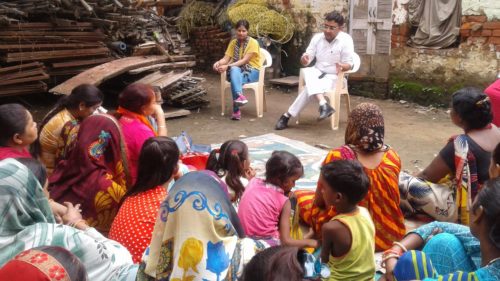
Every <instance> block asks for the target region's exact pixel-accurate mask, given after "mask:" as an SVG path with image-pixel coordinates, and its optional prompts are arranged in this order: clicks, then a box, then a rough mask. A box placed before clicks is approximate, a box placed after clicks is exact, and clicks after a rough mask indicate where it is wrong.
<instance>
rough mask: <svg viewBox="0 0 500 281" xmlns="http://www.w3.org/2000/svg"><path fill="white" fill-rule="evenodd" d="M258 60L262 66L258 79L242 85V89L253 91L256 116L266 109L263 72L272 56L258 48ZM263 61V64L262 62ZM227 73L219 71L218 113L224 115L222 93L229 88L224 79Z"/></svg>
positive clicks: (224, 102)
mask: <svg viewBox="0 0 500 281" xmlns="http://www.w3.org/2000/svg"><path fill="white" fill-rule="evenodd" d="M260 60H261V64H262V67H261V69H260V71H259V81H257V82H253V83H248V84H245V85H243V89H253V90H254V92H255V107H256V108H257V116H258V117H262V116H263V111H267V106H266V96H265V95H264V74H265V72H266V68H268V67H270V66H271V65H272V64H273V58H272V57H271V54H269V52H268V51H267V50H265V49H262V48H261V49H260ZM264 62H265V64H264ZM226 77H227V74H226V71H224V72H223V73H221V75H220V100H221V102H220V105H221V112H220V114H221V115H222V116H224V111H225V107H226V99H225V98H224V93H225V91H226V89H227V88H231V84H230V83H229V82H228V81H227V79H226Z"/></svg>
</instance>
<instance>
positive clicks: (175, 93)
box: [162, 75, 210, 110]
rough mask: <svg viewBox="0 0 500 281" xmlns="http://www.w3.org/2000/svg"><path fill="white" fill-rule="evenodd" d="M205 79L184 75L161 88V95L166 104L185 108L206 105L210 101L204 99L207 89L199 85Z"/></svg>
mask: <svg viewBox="0 0 500 281" xmlns="http://www.w3.org/2000/svg"><path fill="white" fill-rule="evenodd" d="M204 80H205V79H203V78H199V77H192V76H187V75H186V76H184V77H182V78H180V79H178V80H177V81H176V82H175V83H173V84H171V85H170V86H169V87H166V88H165V89H163V90H162V96H163V98H164V100H165V101H166V102H167V104H169V105H171V106H174V107H182V108H185V109H190V110H192V109H197V108H200V107H204V106H207V105H208V104H209V103H210V102H209V101H208V100H207V99H205V96H206V95H207V91H206V89H205V88H203V87H202V86H201V84H200V83H201V82H203V81H204Z"/></svg>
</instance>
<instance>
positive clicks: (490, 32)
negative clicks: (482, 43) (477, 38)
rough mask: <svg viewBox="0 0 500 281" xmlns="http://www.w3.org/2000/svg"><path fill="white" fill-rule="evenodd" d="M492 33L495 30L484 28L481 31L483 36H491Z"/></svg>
mask: <svg viewBox="0 0 500 281" xmlns="http://www.w3.org/2000/svg"><path fill="white" fill-rule="evenodd" d="M492 33H493V31H492V30H491V29H483V30H482V31H481V36H491V34H492Z"/></svg>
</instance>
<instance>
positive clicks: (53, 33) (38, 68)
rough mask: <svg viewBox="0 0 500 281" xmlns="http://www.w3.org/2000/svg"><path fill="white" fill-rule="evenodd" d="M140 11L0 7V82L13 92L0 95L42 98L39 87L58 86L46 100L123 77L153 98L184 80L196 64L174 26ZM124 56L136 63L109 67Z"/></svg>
mask: <svg viewBox="0 0 500 281" xmlns="http://www.w3.org/2000/svg"><path fill="white" fill-rule="evenodd" d="M141 3H142V1H133V0H37V1H34V0H11V1H0V78H2V77H4V76H5V79H4V80H5V81H8V82H4V83H8V85H13V86H12V87H11V86H9V87H8V88H6V89H8V90H9V91H11V92H6V91H0V95H2V94H5V95H10V94H16V93H28V92H29V91H30V90H31V91H33V92H44V91H46V89H47V84H49V86H54V85H56V84H60V85H59V86H57V87H54V88H52V89H51V91H50V92H53V93H57V94H69V93H70V92H71V89H72V88H73V87H74V86H75V85H79V84H80V83H91V84H94V85H99V84H100V83H102V82H103V81H105V80H106V79H112V78H113V77H116V76H119V75H122V74H124V73H127V75H129V76H132V77H134V76H138V77H139V78H138V79H139V80H140V81H141V82H146V83H148V84H151V85H153V86H154V87H156V88H158V89H159V90H160V91H164V90H165V89H166V88H169V87H170V86H171V85H173V84H176V85H177V84H179V83H180V80H179V79H181V78H182V79H187V78H185V77H186V76H190V75H191V74H190V73H191V72H190V71H185V70H186V69H189V68H191V67H193V66H195V64H196V61H195V57H194V56H193V55H190V53H191V48H190V46H189V45H188V44H187V43H186V41H185V40H184V39H183V38H182V37H181V35H180V32H179V31H178V29H177V27H176V22H175V21H176V19H177V18H175V17H170V18H167V17H163V16H158V15H157V14H156V13H155V12H154V11H153V10H151V9H147V8H143V7H140V5H142V4H141ZM143 6H144V5H143ZM146 6H148V5H146ZM129 55H133V56H137V57H128V58H125V60H123V61H121V60H120V61H117V62H116V63H114V62H115V60H117V59H118V58H119V57H123V56H129ZM153 55H161V56H153ZM127 59H130V60H127ZM180 69H184V71H181V72H180V73H177V74H175V73H173V72H172V73H171V75H165V73H167V74H168V72H169V71H171V70H176V71H179V70H180ZM70 77H72V78H71V79H69V80H68V81H66V82H67V83H61V82H64V81H65V80H66V79H68V78H70ZM155 78H158V79H155ZM37 79H38V80H37ZM148 79H149V80H148ZM4 80H2V81H4ZM18 81H20V82H26V83H27V84H26V83H25V84H19V83H17V82H18ZM45 83H47V84H45ZM0 85H2V84H0ZM198 96H200V95H199V94H198ZM178 104H183V103H178ZM184 104H186V102H184ZM200 104H201V103H200Z"/></svg>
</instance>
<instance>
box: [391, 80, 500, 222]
mask: <svg viewBox="0 0 500 281" xmlns="http://www.w3.org/2000/svg"><path fill="white" fill-rule="evenodd" d="M451 107H452V109H451V113H450V117H451V121H452V122H453V124H455V125H456V126H458V127H460V128H462V129H463V130H464V133H463V134H461V135H458V136H454V137H452V138H450V140H449V142H448V143H447V144H446V146H445V147H444V148H443V149H442V150H441V151H440V152H439V154H438V155H437V156H436V157H435V158H434V160H432V162H431V163H430V164H429V166H427V167H426V168H425V169H424V170H423V171H422V172H420V173H419V174H418V175H417V176H416V177H413V176H411V175H408V174H405V173H401V174H400V178H399V188H400V193H401V199H402V202H401V204H402V206H401V207H402V208H403V209H404V210H405V211H407V212H408V211H409V212H411V213H413V212H417V211H420V212H424V213H426V214H428V215H430V216H431V217H433V218H434V219H436V220H440V221H451V222H458V223H462V224H469V219H468V217H469V215H468V210H469V209H470V207H471V206H470V205H471V203H472V201H473V200H474V198H475V196H476V194H477V193H478V192H479V190H480V189H481V186H482V184H483V183H484V182H485V181H486V180H488V179H489V175H488V168H489V166H490V160H491V152H492V151H493V150H494V149H495V147H496V145H497V144H498V143H499V142H500V130H499V129H498V128H497V127H496V126H495V125H494V124H492V123H491V121H492V119H493V116H492V113H491V103H490V100H489V98H488V96H487V95H485V94H484V93H483V92H481V91H480V90H479V89H477V88H463V89H461V90H459V91H457V92H455V93H454V94H453V96H452V104H451Z"/></svg>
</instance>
